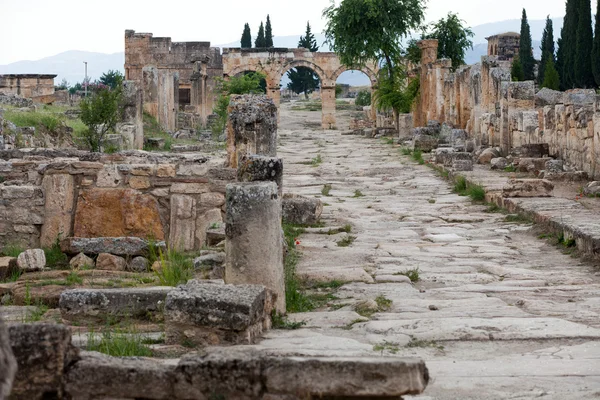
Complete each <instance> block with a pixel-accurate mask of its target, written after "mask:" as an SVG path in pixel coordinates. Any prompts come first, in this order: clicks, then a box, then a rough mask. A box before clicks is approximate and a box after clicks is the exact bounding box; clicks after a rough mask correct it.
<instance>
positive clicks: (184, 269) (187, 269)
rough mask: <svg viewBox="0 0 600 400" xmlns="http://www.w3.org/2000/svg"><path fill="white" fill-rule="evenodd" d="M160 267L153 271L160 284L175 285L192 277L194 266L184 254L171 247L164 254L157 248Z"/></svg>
mask: <svg viewBox="0 0 600 400" xmlns="http://www.w3.org/2000/svg"><path fill="white" fill-rule="evenodd" d="M159 259H160V264H161V268H160V269H159V270H158V271H154V273H155V275H156V276H157V277H158V280H159V282H160V284H161V285H162V286H177V285H179V284H184V283H186V282H187V281H188V280H190V279H192V276H193V270H194V266H193V263H192V260H191V259H190V258H189V257H187V256H186V255H185V254H183V253H181V252H179V251H177V250H175V249H173V248H171V249H168V250H167V253H166V255H164V254H163V252H162V251H161V250H159Z"/></svg>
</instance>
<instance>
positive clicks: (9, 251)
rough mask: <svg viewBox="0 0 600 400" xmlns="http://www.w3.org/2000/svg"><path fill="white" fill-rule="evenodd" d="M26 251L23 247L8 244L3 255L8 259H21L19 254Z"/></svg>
mask: <svg viewBox="0 0 600 400" xmlns="http://www.w3.org/2000/svg"><path fill="white" fill-rule="evenodd" d="M24 251H25V249H24V248H23V246H19V245H17V244H7V245H6V246H4V248H3V249H2V255H4V256H6V257H14V258H17V257H19V254H21V253H22V252H24Z"/></svg>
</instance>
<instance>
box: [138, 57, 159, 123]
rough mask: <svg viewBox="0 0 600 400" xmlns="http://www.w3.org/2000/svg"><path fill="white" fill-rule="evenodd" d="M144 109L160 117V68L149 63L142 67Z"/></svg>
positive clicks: (155, 116)
mask: <svg viewBox="0 0 600 400" xmlns="http://www.w3.org/2000/svg"><path fill="white" fill-rule="evenodd" d="M142 99H143V102H144V111H146V112H147V113H148V114H150V115H152V116H153V117H154V118H156V119H158V69H157V68H156V67H155V66H153V65H148V66H146V67H144V68H143V69H142Z"/></svg>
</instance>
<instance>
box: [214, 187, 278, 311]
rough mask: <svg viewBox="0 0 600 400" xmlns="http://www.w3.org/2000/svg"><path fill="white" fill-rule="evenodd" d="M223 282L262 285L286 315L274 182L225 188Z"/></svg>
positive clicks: (276, 306)
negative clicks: (225, 212)
mask: <svg viewBox="0 0 600 400" xmlns="http://www.w3.org/2000/svg"><path fill="white" fill-rule="evenodd" d="M226 197H227V216H226V217H225V223H226V225H225V235H226V242H225V250H226V254H227V256H226V262H225V282H226V283H231V284H247V283H250V284H258V285H264V286H266V287H268V288H269V289H270V290H272V291H273V292H274V293H276V294H277V302H276V304H275V308H276V310H277V311H278V312H279V313H282V314H283V313H285V281H284V270H283V243H282V240H283V238H282V235H281V197H279V194H278V191H277V185H276V184H275V183H273V182H249V183H235V184H229V185H227V196H226Z"/></svg>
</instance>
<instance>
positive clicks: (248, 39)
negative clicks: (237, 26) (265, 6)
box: [240, 24, 252, 49]
mask: <svg viewBox="0 0 600 400" xmlns="http://www.w3.org/2000/svg"><path fill="white" fill-rule="evenodd" d="M240 44H241V47H242V49H251V48H252V34H251V33H250V25H248V24H245V25H244V32H243V33H242V40H241V41H240Z"/></svg>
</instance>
